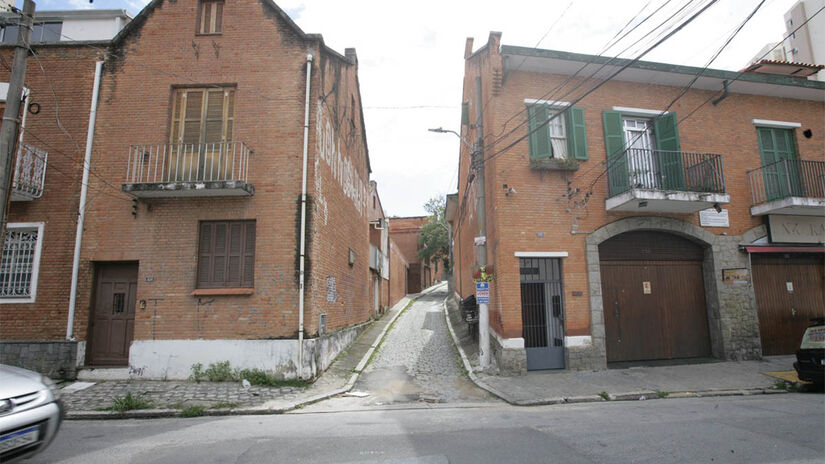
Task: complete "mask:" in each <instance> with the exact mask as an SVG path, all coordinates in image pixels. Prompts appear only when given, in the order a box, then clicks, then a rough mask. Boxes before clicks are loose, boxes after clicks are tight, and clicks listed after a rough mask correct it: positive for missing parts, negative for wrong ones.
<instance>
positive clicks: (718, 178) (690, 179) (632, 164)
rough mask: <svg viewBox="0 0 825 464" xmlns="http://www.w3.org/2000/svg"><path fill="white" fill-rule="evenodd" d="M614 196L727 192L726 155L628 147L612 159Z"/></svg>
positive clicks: (610, 178)
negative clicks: (652, 192)
mask: <svg viewBox="0 0 825 464" xmlns="http://www.w3.org/2000/svg"><path fill="white" fill-rule="evenodd" d="M607 184H608V190H609V192H610V196H611V197H613V196H615V195H618V194H620V193H623V192H626V191H628V190H631V189H651V190H676V191H684V192H705V193H725V171H724V169H723V167H722V156H721V155H716V154H710V153H692V152H684V151H664V150H649V149H641V148H628V149H627V150H625V151H624V152H623V153H621V154H619V155H616V157H614V158H610V159H609V160H608V167H607Z"/></svg>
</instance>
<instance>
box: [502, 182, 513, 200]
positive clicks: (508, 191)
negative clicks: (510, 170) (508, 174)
mask: <svg viewBox="0 0 825 464" xmlns="http://www.w3.org/2000/svg"><path fill="white" fill-rule="evenodd" d="M501 188H503V189H504V196H508V197H509V196H510V195H515V194H516V193H517V192H516V189H514V188H513V187H510V186H509V185H507V184H504V185H502V186H501Z"/></svg>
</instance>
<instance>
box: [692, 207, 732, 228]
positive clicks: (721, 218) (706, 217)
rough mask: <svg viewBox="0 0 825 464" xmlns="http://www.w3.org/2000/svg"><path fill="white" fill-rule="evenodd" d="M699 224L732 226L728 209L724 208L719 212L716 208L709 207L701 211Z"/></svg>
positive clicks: (705, 225)
mask: <svg viewBox="0 0 825 464" xmlns="http://www.w3.org/2000/svg"><path fill="white" fill-rule="evenodd" d="M699 225H701V226H702V227H730V220H729V219H728V210H726V209H723V210H722V211H721V212H718V213H717V212H716V210H715V209H713V208H708V209H703V210H702V211H699Z"/></svg>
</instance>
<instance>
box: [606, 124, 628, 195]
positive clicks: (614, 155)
mask: <svg viewBox="0 0 825 464" xmlns="http://www.w3.org/2000/svg"><path fill="white" fill-rule="evenodd" d="M602 122H603V123H604V146H605V149H606V150H607V186H608V189H609V195H610V196H611V197H612V196H614V195H618V194H620V193H622V192H625V191H627V190H628V189H629V188H630V180H629V178H628V172H627V156H626V155H625V153H624V132H623V131H622V113H620V112H618V111H602Z"/></svg>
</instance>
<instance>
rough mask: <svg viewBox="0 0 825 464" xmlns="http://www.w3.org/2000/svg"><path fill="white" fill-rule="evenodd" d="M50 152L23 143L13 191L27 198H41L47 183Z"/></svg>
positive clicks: (18, 155)
mask: <svg viewBox="0 0 825 464" xmlns="http://www.w3.org/2000/svg"><path fill="white" fill-rule="evenodd" d="M48 158H49V152H47V151H46V150H41V149H40V148H37V147H33V146H31V145H26V144H21V145H20V150H18V152H17V161H16V162H15V166H14V181H13V182H12V192H13V193H17V194H19V195H21V196H23V197H26V198H31V199H35V198H40V197H41V196H43V187H45V185H46V162H47V160H48Z"/></svg>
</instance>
